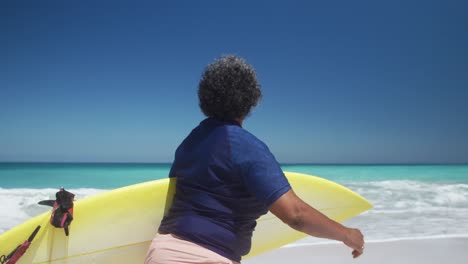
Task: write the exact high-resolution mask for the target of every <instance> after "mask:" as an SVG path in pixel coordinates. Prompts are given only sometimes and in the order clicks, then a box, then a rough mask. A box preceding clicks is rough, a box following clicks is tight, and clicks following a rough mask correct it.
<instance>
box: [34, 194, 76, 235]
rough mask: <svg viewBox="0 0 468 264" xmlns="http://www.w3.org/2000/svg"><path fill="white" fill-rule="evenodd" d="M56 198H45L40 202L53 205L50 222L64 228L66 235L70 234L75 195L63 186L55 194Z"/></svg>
mask: <svg viewBox="0 0 468 264" xmlns="http://www.w3.org/2000/svg"><path fill="white" fill-rule="evenodd" d="M55 197H56V198H57V199H56V200H43V201H40V202H39V204H41V205H47V206H51V207H52V215H51V216H50V223H51V224H52V225H53V226H55V227H58V228H63V229H64V231H65V235H66V236H68V235H69V228H68V227H69V225H70V223H71V221H72V220H73V200H74V198H75V195H74V194H73V193H71V192H68V191H66V190H65V189H64V188H63V187H62V188H60V190H59V191H58V192H57V193H56V194H55Z"/></svg>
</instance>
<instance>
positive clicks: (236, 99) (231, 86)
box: [198, 55, 262, 120]
mask: <svg viewBox="0 0 468 264" xmlns="http://www.w3.org/2000/svg"><path fill="white" fill-rule="evenodd" d="M261 96H262V91H261V90H260V84H259V83H258V81H257V76H256V73H255V70H254V68H253V67H252V66H251V65H249V64H248V63H247V62H246V61H245V60H244V59H242V58H240V57H237V56H234V55H227V56H223V57H221V58H219V59H217V60H215V62H213V63H211V64H209V65H208V66H207V67H206V68H205V71H204V72H203V74H202V78H201V80H200V83H199V85H198V99H199V105H200V108H201V110H202V111H203V113H204V114H205V115H206V116H208V117H214V118H217V119H221V120H235V119H238V118H240V119H244V118H245V117H247V115H248V114H249V113H250V110H251V109H252V108H253V107H255V106H256V105H257V103H258V101H259V100H260V98H261Z"/></svg>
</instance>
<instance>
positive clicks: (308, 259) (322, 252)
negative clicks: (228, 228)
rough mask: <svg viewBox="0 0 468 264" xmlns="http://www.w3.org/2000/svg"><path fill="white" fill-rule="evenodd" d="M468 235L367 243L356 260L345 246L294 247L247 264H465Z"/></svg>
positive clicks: (314, 245)
mask: <svg viewBox="0 0 468 264" xmlns="http://www.w3.org/2000/svg"><path fill="white" fill-rule="evenodd" d="M467 262H468V236H455V237H433V238H421V239H401V240H387V241H374V242H372V241H371V242H367V243H366V248H365V253H364V254H363V255H362V256H360V257H359V258H357V259H353V258H352V256H351V251H350V250H349V249H348V248H347V247H346V246H344V245H343V244H341V243H327V244H293V245H289V246H286V247H282V248H280V249H277V250H274V251H272V252H269V253H266V254H263V255H260V256H256V257H254V258H251V259H248V260H245V261H243V262H242V263H245V264H261V263H262V264H263V263H278V264H279V263H288V264H305V263H307V264H310V263H327V264H341V263H356V264H371V263H372V264H376V263H381V264H394V263H395V264H406V263H407V264H441V263H443V264H462V263H463V264H465V263H467Z"/></svg>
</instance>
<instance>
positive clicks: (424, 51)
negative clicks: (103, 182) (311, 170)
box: [0, 1, 468, 163]
mask: <svg viewBox="0 0 468 264" xmlns="http://www.w3.org/2000/svg"><path fill="white" fill-rule="evenodd" d="M96 2H99V3H96ZM467 8H468V4H466V2H465V1H385V2H382V1H283V2H282V3H277V2H273V1H255V2H254V1H164V2H163V1H141V2H137V1H107V2H106V1H29V2H28V1H1V3H0V30H1V32H2V41H1V42H0V58H1V59H0V161H81V162H83V161H93V162H170V161H172V158H173V153H174V150H175V148H176V147H177V145H178V144H179V143H180V141H181V140H182V139H183V138H184V137H185V136H186V135H187V133H189V132H190V130H191V129H192V128H193V127H194V126H196V125H197V124H198V123H199V122H200V121H201V120H202V119H203V118H204V117H203V115H202V113H201V112H200V110H199V109H198V101H197V96H196V89H197V85H198V80H199V78H200V74H201V72H202V71H203V69H204V67H205V66H206V65H207V64H208V63H210V62H212V61H213V60H214V59H215V58H217V57H219V56H220V55H222V54H237V55H239V56H242V57H244V58H246V59H247V61H249V62H250V63H251V64H252V65H253V66H254V67H255V68H256V70H257V73H258V77H259V80H260V83H261V85H262V89H263V93H264V96H263V100H262V101H261V103H260V105H259V106H258V107H257V108H256V109H255V110H254V112H253V113H252V115H251V116H250V117H249V118H248V119H247V120H246V122H245V124H244V127H245V128H246V129H247V130H249V131H250V132H252V133H253V134H255V135H256V136H257V137H259V138H260V139H262V140H263V141H265V142H266V143H267V144H268V145H269V147H270V149H271V150H272V152H273V153H274V154H275V156H276V157H277V159H278V160H279V161H280V162H281V163H289V162H311V163H434V162H435V163H447V162H450V163H462V162H464V163H466V162H468V49H467V48H466V47H468V30H467V26H468V16H466V10H467Z"/></svg>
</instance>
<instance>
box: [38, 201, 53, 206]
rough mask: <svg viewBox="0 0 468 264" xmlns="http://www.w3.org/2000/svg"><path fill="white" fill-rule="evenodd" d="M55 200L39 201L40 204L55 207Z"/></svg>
mask: <svg viewBox="0 0 468 264" xmlns="http://www.w3.org/2000/svg"><path fill="white" fill-rule="evenodd" d="M54 202H55V200H43V201H40V202H38V204H40V205H47V206H50V207H54Z"/></svg>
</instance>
